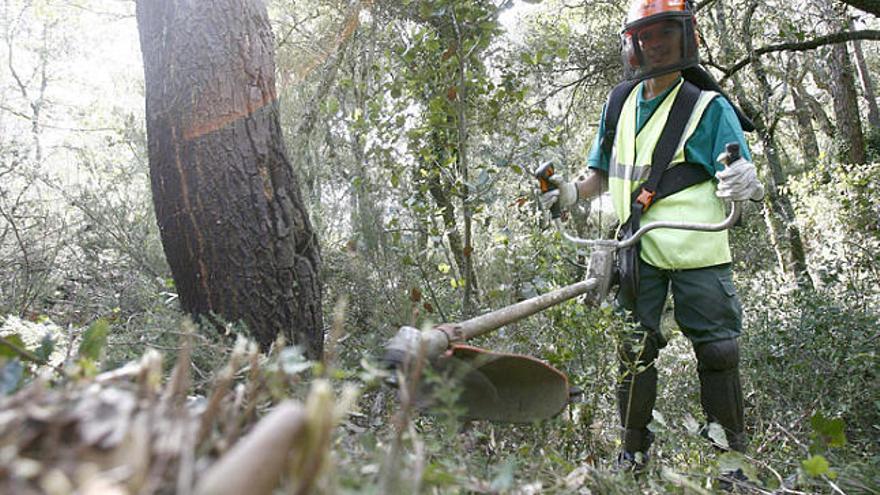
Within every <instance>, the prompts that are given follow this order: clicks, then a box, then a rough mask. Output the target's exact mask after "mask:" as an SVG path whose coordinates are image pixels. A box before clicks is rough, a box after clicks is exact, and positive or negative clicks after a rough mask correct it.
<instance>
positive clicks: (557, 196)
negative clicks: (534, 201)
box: [540, 175, 578, 211]
mask: <svg viewBox="0 0 880 495" xmlns="http://www.w3.org/2000/svg"><path fill="white" fill-rule="evenodd" d="M548 180H549V181H550V182H552V183H553V184H555V185H556V189H553V190H552V191H547V192H545V193H542V194H541V197H540V200H541V205H542V206H543V207H544V209H546V210H549V209H550V207H551V206H553V205H554V204H558V205H559V209H560V210H563V211H564V210H567V209H569V208H571V207H572V206H573V205H574V204H575V203H577V199H578V190H577V186H576V185H575V183H574V182H566V181H565V179H563V178H562V177H560V176H558V175H554V176H551V177H550V178H549V179H548Z"/></svg>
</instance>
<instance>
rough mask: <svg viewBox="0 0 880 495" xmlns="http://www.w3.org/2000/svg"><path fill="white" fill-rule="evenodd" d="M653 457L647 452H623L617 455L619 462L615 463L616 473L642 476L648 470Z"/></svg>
mask: <svg viewBox="0 0 880 495" xmlns="http://www.w3.org/2000/svg"><path fill="white" fill-rule="evenodd" d="M650 458H651V456H650V455H649V454H648V453H647V452H635V453H633V452H627V451H625V450H624V451H623V452H621V453H620V454H618V455H617V461H615V463H614V471H615V472H618V473H632V474H635V475H638V474H641V473H642V472H644V471H645V469H647V468H648V461H649V460H650Z"/></svg>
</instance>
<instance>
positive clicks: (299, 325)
mask: <svg viewBox="0 0 880 495" xmlns="http://www.w3.org/2000/svg"><path fill="white" fill-rule="evenodd" d="M137 21H138V29H139V31H140V40H141V51H142V52H143V59H144V76H145V83H146V84H145V89H146V113H147V137H148V152H149V158H150V173H151V180H152V189H153V202H154V205H155V209H156V217H157V220H158V223H159V228H160V231H161V235H162V243H163V246H164V249H165V255H166V257H167V259H168V263H169V265H170V267H171V270H172V274H173V277H174V281H175V283H176V286H177V290H178V293H179V295H180V302H181V304H182V306H183V308H184V309H185V310H186V311H188V312H190V313H193V314H196V315H202V316H206V317H208V318H211V319H212V320H213V315H219V316H221V317H222V318H224V319H225V320H227V321H242V322H244V323H245V324H246V325H247V326H248V328H249V330H250V332H251V333H252V335H253V336H254V337H255V339H256V340H257V341H258V342H259V343H260V345H261V346H262V347H263V348H267V347H268V346H269V345H270V344H271V343H272V342H273V341H275V339H276V337H277V336H278V335H279V334H281V335H284V336H285V337H287V338H288V340H292V341H293V342H295V343H298V344H301V345H303V346H305V348H306V352H307V355H309V356H310V357H312V358H318V357H320V356H321V354H322V349H323V325H322V314H321V276H320V263H321V260H320V255H319V250H318V242H317V239H316V236H315V234H314V233H313V230H312V227H311V223H310V221H309V217H308V213H307V212H306V209H305V207H304V205H303V201H302V199H301V196H300V191H299V185H298V181H297V179H296V177H295V175H294V173H293V170H292V168H291V166H290V163H289V161H288V159H287V156H286V155H285V150H284V146H283V141H282V135H281V127H280V125H279V118H278V104H277V101H276V89H275V63H274V39H273V36H272V31H271V28H270V25H269V20H268V16H267V13H266V7H265V5H264V4H263V2H262V1H261V0H216V1H213V2H191V1H185V0H166V1H161V2H158V1H146V0H145V1H140V2H138V3H137Z"/></svg>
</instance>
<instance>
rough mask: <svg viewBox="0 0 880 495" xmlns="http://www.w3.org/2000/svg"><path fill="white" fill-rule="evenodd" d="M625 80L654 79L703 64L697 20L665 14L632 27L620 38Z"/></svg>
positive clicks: (631, 24) (625, 30)
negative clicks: (695, 26)
mask: <svg viewBox="0 0 880 495" xmlns="http://www.w3.org/2000/svg"><path fill="white" fill-rule="evenodd" d="M620 45H621V55H622V57H623V69H624V77H625V78H626V79H629V80H641V79H650V78H652V77H655V76H659V75H662V74H667V73H669V72H675V71H679V70H682V69H686V68H688V67H693V66H695V65H697V64H699V63H700V56H699V53H698V51H697V36H696V32H695V30H694V17H693V14H691V13H690V12H688V11H680V12H664V13H661V14H656V15H652V16H650V17H647V18H644V19H640V20H638V21H635V22H631V23H628V24H627V25H626V26H625V27H624V29H623V32H622V33H621V34H620Z"/></svg>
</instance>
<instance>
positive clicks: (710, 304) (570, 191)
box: [541, 0, 764, 474]
mask: <svg viewBox="0 0 880 495" xmlns="http://www.w3.org/2000/svg"><path fill="white" fill-rule="evenodd" d="M697 43H698V36H697V31H696V21H695V17H694V13H693V6H692V4H691V2H690V1H683V0H634V1H633V2H632V5H631V7H630V9H629V13H628V15H627V18H626V22H625V25H624V27H623V30H622V32H621V51H622V55H623V65H624V74H625V80H626V81H629V82H630V85H629V87H628V88H627V90H626V92H625V94H624V95H623V98H619V100H621V101H622V103H620V102H617V103H615V102H614V101H613V100H614V97H613V96H612V97H611V98H610V99H609V101H608V102H606V104H605V108H604V110H603V114H602V119H601V120H600V124H599V132H598V133H597V135H596V138H595V140H594V142H593V145H592V148H591V149H590V152H589V157H588V159H587V164H588V171H587V172H586V173H585V174H584V175H582V176H580V177H578V178H576V179H575V180H573V181H570V182H566V181H565V180H564V179H562V178H561V177H560V175H559V174H557V175H556V176H554V177H553V178H552V181H553V182H554V184H555V185H556V186H557V188H556V189H554V190H551V191H549V192H545V193H543V194H542V195H541V202H542V203H543V204H544V206H545V207H547V208H549V207H550V206H553V205H554V204H558V207H559V208H561V209H562V210H565V209H568V208H570V207H571V206H572V205H574V204H575V202H577V201H578V200H588V199H591V198H593V197H595V196H597V195H599V194H601V193H602V192H604V191H606V190H610V195H611V200H612V203H613V206H614V209H615V213H616V215H617V217H618V219H619V220H620V222H621V223H622V224H624V225H625V222H627V220H630V219H631V217H632V216H633V215H634V213H633V212H636V209H638V211H637V212H636V213H639V214H640V215H641V224H642V225H645V224H647V223H650V222H652V221H661V220H673V221H686V222H702V223H717V222H720V221H722V220H723V219H724V217H725V206H724V202H723V201H722V199H724V200H732V201H744V200H753V201H760V200H761V199H762V198H763V195H764V190H763V187H762V185H761V183H760V181H759V179H758V176H757V172H756V169H755V166H754V164H752V162H751V155H750V153H749V149H748V146H747V144H746V141H745V137H744V134H743V127H742V124H741V119H740V118H738V115H741V114H740V113H739V111H738V110H737V109H735V107H734V106H733V105H732V104H731V103H730V101H729V100H727V99H726V97H724V96H723V95H721V94H719V93H718V92H716V91H709V90H705V89H700V88H697V90H696V95H697V96H696V99H695V103H692V106H691V108H690V109H689V110H688V114H687V115H684V116H681V115H679V116H675V117H671V115H672V114H673V113H674V111H675V110H673V108H672V107H673V106H674V102H675V100H676V98H678V95H679V93H681V92H682V91H684V89H683V87H684V86H685V85H686V84H690V83H689V82H687V81H688V77H683V74H685V76H686V75H687V74H689V73H690V72H693V71H694V70H697V71H702V74H704V75H705V74H706V72H705V71H704V70H703V69H701V68H699V65H698V64H699V57H698V50H697ZM716 87H717V85H716ZM629 88H631V89H629ZM690 91H691V92H693V91H694V90H693V89H690ZM719 91H720V90H719ZM612 95H614V92H612ZM621 104H622V107H620V108H619V109H617V110H615V111H612V108H611V107H612V106H613V105H618V106H620V105H621ZM610 113H618V114H619V115H618V116H617V117H616V124H615V123H611V124H610V126H613V128H610V129H609V128H606V124H609V122H607V121H606V119H607V118H608V116H609V115H608V114H610ZM682 117H684V119H685V120H684V122H685V124H684V125H683V130H681V131H680V135H681V139H676V140H675V142H674V143H673V146H670V147H669V148H670V149H671V150H674V154H672V158H671V160H669V161H667V162H666V163H659V164H658V163H652V160H654V159H655V157H654V155H655V152H656V151H657V148H658V147H659V141H660V140H661V137H660V136H661V134H662V132H663V131H664V129H665V127H666V126H667V122H669V123H672V122H673V121H682ZM731 142H733V143H738V144H739V148H740V153H741V157H740V158H739V159H737V160H736V161H735V163H729V164H728V166H727V167H725V166H724V164H723V162H724V159H725V158H727V155H726V154H725V153H726V151H725V145H726V144H727V143H731ZM719 160H720V161H719ZM667 164H668V166H667ZM658 166H660V167H663V169H665V171H663V172H662V175H660V177H661V184H662V183H663V182H662V181H663V180H665V179H664V178H665V177H666V176H668V175H671V174H672V173H673V172H675V173H678V175H680V176H686V177H690V179H688V180H689V182H688V183H687V184H686V185H685V187H684V188H681V187H678V188H676V187H675V186H670V187H668V188H667V189H669V190H667V191H666V192H665V194H666V195H665V197H662V199H658V198H660V196H661V195H657V196H656V197H655V195H654V192H657V191H653V192H652V191H647V190H645V191H643V190H641V184H643V182H644V181H645V180H646V178H649V177H650V175H651V174H650V173H649V171H650V170H652V169H654V168H656V167H658ZM663 169H661V170H663ZM701 176H702V177H701ZM694 177H696V179H695V178H694ZM656 184H657V182H656V181H655V182H654V185H655V186H656ZM660 189H662V187H660ZM652 198H653V201H652ZM635 260H636V261H635V264H636V265H637V272H636V273H637V274H638V277H637V279H636V280H637V286H636V288H635V292H634V293H633V294H632V295H631V296H630V297H628V298H627V297H624V296H625V295H624V294H619V295H618V301H619V302H620V303H621V304H622V305H623V306H624V307H625V308H627V309H628V310H630V313H629V314H630V316H631V317H632V319H633V320H634V321H635V323H636V325H634V326H635V330H633V331H632V332H630V334H629V335H628V336H627V337H625V338H624V339H623V342H621V345H620V350H619V357H620V361H621V366H620V368H621V379H620V382H619V384H618V390H617V399H618V406H619V412H620V419H621V423H622V447H623V448H622V452H621V453H620V454H619V455H618V457H617V465H618V467H619V468H621V469H626V470H632V471H640V470H642V469H644V467H645V465H646V463H647V461H648V458H649V453H648V452H649V448H650V446H651V443H652V441H653V439H654V435H653V433H652V432H651V430H650V429H649V427H648V426H649V423H650V422H651V417H652V410H653V408H654V402H655V398H656V395H657V369H656V366H655V361H656V359H657V356H658V352H659V351H660V350H661V349H662V348H663V347H664V346H665V345H666V340H665V339H664V336H663V334H662V333H661V331H660V319H661V314H662V311H663V307H664V305H665V302H666V298H667V293H668V291H669V289H670V287H671V290H672V297H673V301H674V316H675V321H676V323H677V324H678V326H679V327H680V328H681V330H682V332H683V334H684V335H685V336H687V338H688V339H689V340H690V342H691V343H692V344H693V348H694V351H695V354H696V359H697V370H698V372H699V378H700V397H701V398H700V400H701V404H702V407H703V410H704V412H705V414H706V420H707V423H706V424H707V425H708V424H709V423H716V424H720V425H721V426H722V427H723V431H724V432H725V435H726V443H727V445H726V446H725V447H726V448H729V449H732V450H736V451H740V452H742V451H744V450H745V448H746V434H745V427H744V420H743V397H742V389H741V385H740V373H739V357H740V350H739V344H738V341H737V338H738V337H739V336H740V333H741V331H742V308H741V305H740V301H739V299H738V297H737V295H736V291H735V289H734V286H733V282H732V279H731V277H732V273H731V256H730V248H729V244H728V234H727V231H726V230H724V231H721V232H695V231H686V230H675V229H657V230H653V231H651V232H649V233H648V234H646V235H645V236H644V237H642V240H641V243H640V247H639V252H638V256H637V258H635ZM625 276H628V275H625ZM627 299H628V300H627ZM721 445H723V442H722V443H721ZM740 474H741V473H740Z"/></svg>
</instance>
